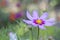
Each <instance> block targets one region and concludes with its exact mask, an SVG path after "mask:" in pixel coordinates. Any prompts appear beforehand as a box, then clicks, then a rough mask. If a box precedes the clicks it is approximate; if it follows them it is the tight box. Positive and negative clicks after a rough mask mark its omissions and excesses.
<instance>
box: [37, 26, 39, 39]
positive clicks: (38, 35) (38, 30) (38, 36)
mask: <svg viewBox="0 0 60 40" xmlns="http://www.w3.org/2000/svg"><path fill="white" fill-rule="evenodd" d="M37 40H39V27H38V35H37Z"/></svg>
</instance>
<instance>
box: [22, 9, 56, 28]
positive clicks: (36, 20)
mask: <svg viewBox="0 0 60 40" xmlns="http://www.w3.org/2000/svg"><path fill="white" fill-rule="evenodd" d="M26 16H27V18H28V19H29V20H25V19H24V20H23V21H24V22H25V23H27V24H30V25H33V26H34V27H39V28H40V29H46V28H45V26H52V25H54V24H55V19H54V18H50V19H47V20H46V18H47V17H48V13H47V12H45V13H43V15H42V16H41V17H39V16H38V12H37V10H34V11H33V15H32V16H31V15H30V14H29V12H28V11H27V13H26Z"/></svg>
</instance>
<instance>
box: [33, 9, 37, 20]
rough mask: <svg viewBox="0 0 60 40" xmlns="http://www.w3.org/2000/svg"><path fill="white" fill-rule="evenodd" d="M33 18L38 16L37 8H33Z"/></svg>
mask: <svg viewBox="0 0 60 40" xmlns="http://www.w3.org/2000/svg"><path fill="white" fill-rule="evenodd" d="M33 18H34V19H37V18H38V11H37V10H34V11H33Z"/></svg>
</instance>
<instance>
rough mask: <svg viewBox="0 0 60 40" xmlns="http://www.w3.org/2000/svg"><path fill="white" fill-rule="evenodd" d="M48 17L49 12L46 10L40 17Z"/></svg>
mask: <svg viewBox="0 0 60 40" xmlns="http://www.w3.org/2000/svg"><path fill="white" fill-rule="evenodd" d="M47 17H48V13H47V12H45V13H43V15H42V16H41V17H40V19H46V18H47Z"/></svg>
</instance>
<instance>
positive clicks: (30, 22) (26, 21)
mask: <svg viewBox="0 0 60 40" xmlns="http://www.w3.org/2000/svg"><path fill="white" fill-rule="evenodd" d="M23 21H24V22H25V23H27V24H32V21H29V20H23Z"/></svg>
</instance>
